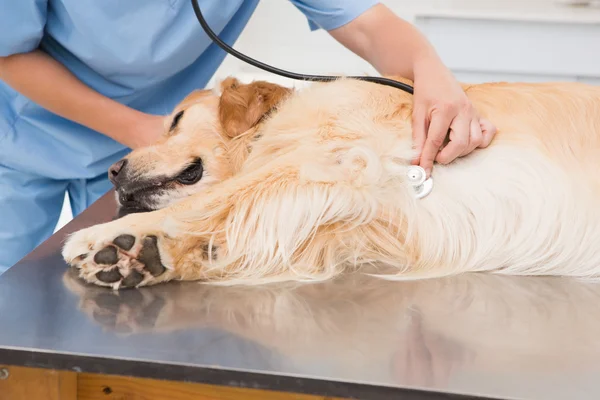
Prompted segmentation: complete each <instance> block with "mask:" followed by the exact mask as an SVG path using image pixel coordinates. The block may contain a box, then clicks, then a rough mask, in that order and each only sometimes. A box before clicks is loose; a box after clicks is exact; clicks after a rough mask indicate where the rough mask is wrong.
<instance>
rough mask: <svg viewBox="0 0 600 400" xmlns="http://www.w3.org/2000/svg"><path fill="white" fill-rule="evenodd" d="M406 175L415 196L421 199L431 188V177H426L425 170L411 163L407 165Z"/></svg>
mask: <svg viewBox="0 0 600 400" xmlns="http://www.w3.org/2000/svg"><path fill="white" fill-rule="evenodd" d="M406 176H407V178H408V182H409V183H410V185H411V186H412V187H413V189H414V191H415V197H416V198H417V199H422V198H423V197H425V196H427V195H428V194H429V193H431V191H432V190H433V179H432V178H431V177H429V179H426V176H427V174H426V173H425V170H424V169H423V168H421V167H419V166H418V165H411V166H410V167H408V171H407V172H406Z"/></svg>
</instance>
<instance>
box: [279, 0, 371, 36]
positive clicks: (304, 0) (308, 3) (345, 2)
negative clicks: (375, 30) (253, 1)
mask: <svg viewBox="0 0 600 400" xmlns="http://www.w3.org/2000/svg"><path fill="white" fill-rule="evenodd" d="M290 1H291V2H292V4H294V6H296V8H298V9H299V10H300V11H302V13H303V14H304V15H305V16H306V18H307V19H308V26H309V28H310V30H311V31H315V30H318V29H325V30H327V31H329V30H332V29H335V28H339V27H340V26H343V25H346V24H347V23H349V22H351V21H352V20H354V19H355V18H356V17H358V16H360V15H361V14H362V13H364V12H365V11H367V10H368V9H369V8H371V7H373V6H374V5H376V4H378V3H379V1H376V0H290Z"/></svg>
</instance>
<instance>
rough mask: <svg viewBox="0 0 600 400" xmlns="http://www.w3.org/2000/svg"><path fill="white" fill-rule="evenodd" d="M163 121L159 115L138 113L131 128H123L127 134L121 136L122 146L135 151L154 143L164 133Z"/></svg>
mask: <svg viewBox="0 0 600 400" xmlns="http://www.w3.org/2000/svg"><path fill="white" fill-rule="evenodd" d="M164 121H165V117H163V116H161V115H151V114H143V113H140V115H139V116H138V117H137V118H136V119H135V121H133V123H132V124H131V126H129V127H126V128H125V129H126V130H127V132H125V134H123V135H121V137H123V140H122V142H123V144H124V145H125V146H127V147H129V148H131V149H132V150H135V149H139V148H140V147H146V146H150V145H152V144H154V143H156V141H157V140H158V139H160V137H161V136H162V135H163V134H164V132H165V125H164V124H165V122H164Z"/></svg>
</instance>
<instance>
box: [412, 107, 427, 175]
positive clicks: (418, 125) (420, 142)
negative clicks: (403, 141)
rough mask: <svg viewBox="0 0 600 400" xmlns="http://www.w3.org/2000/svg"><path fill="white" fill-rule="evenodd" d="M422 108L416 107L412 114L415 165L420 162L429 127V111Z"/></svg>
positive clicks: (413, 161) (413, 162)
mask: <svg viewBox="0 0 600 400" xmlns="http://www.w3.org/2000/svg"><path fill="white" fill-rule="evenodd" d="M421 110H422V108H415V110H414V111H413V116H412V140H413V145H412V148H413V151H414V153H415V156H414V157H413V160H412V164H413V165H418V164H419V161H420V158H421V153H422V151H423V146H424V145H425V140H426V139H427V129H428V127H429V121H428V120H427V113H426V112H425V111H421ZM423 110H424V109H423Z"/></svg>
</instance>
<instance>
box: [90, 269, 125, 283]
mask: <svg viewBox="0 0 600 400" xmlns="http://www.w3.org/2000/svg"><path fill="white" fill-rule="evenodd" d="M96 279H98V280H99V281H100V282H104V283H115V282H119V281H120V280H121V279H123V275H121V273H120V272H119V269H118V268H116V267H115V268H112V269H109V270H107V271H100V272H98V273H96Z"/></svg>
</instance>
